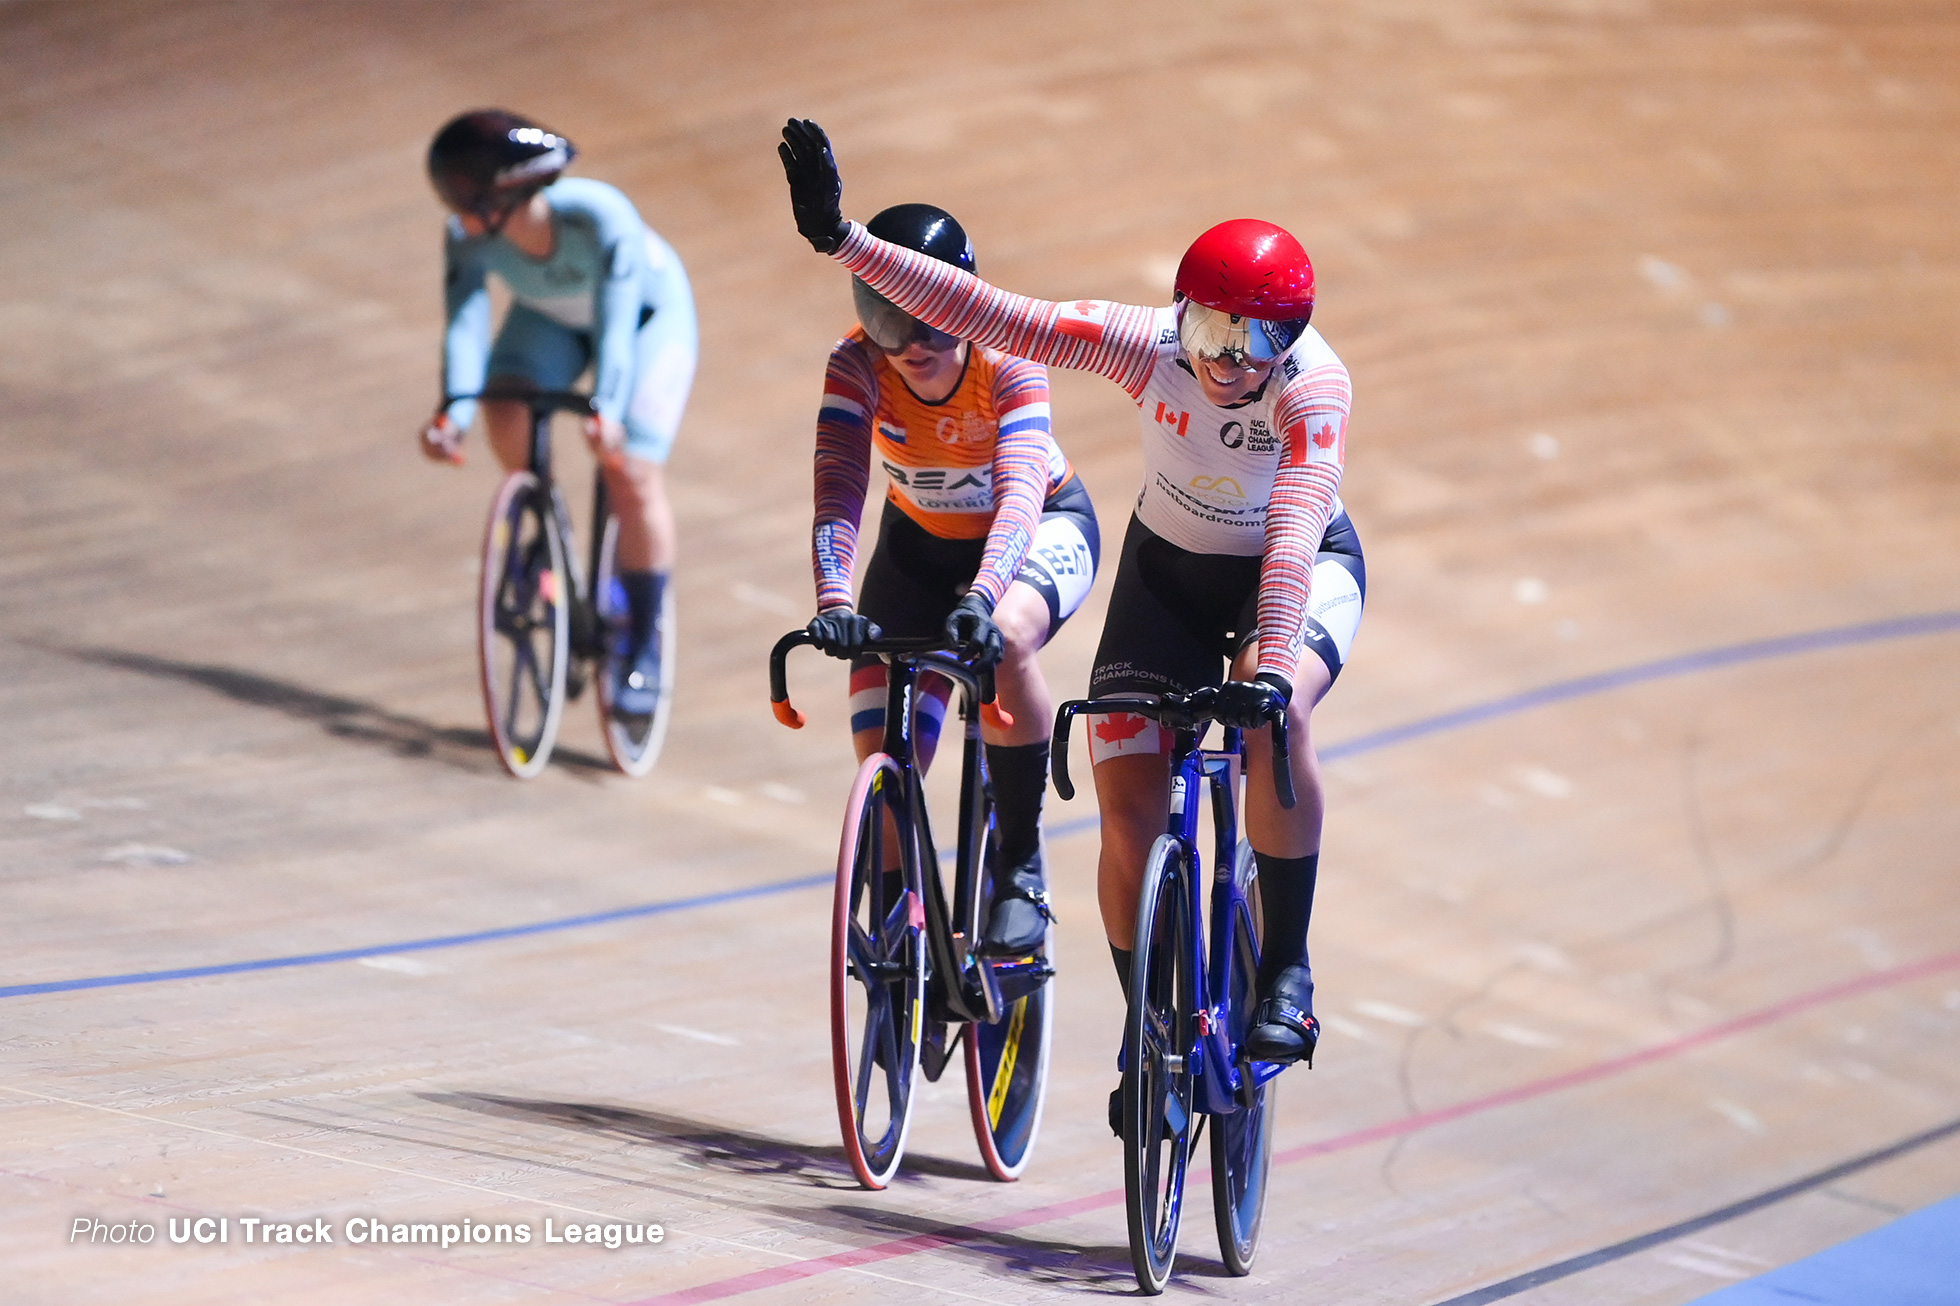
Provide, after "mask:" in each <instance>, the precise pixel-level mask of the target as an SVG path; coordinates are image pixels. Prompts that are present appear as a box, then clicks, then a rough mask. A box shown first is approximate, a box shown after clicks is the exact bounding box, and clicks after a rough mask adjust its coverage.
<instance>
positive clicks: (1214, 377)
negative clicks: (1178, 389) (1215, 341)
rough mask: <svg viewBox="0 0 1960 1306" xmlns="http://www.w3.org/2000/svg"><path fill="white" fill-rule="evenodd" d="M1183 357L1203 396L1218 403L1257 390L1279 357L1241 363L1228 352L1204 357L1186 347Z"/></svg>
mask: <svg viewBox="0 0 1960 1306" xmlns="http://www.w3.org/2000/svg"><path fill="white" fill-rule="evenodd" d="M1185 357H1187V358H1188V359H1190V361H1191V371H1192V372H1193V373H1195V374H1196V375H1197V378H1198V386H1199V388H1200V389H1202V390H1203V391H1204V392H1205V398H1207V399H1209V400H1211V401H1212V402H1213V403H1215V404H1218V405H1219V406H1221V407H1223V406H1226V405H1229V404H1235V403H1238V402H1239V401H1240V400H1242V399H1248V398H1250V397H1251V396H1253V395H1254V394H1257V393H1258V392H1259V387H1260V386H1262V385H1264V384H1266V378H1267V377H1269V376H1271V375H1272V374H1273V364H1274V363H1276V362H1278V361H1279V360H1278V359H1275V358H1269V359H1267V360H1266V361H1265V362H1263V363H1256V362H1253V361H1252V360H1250V359H1247V360H1245V361H1244V362H1243V363H1241V362H1240V361H1239V360H1238V358H1237V357H1236V356H1235V355H1232V354H1219V355H1216V356H1214V357H1211V358H1207V357H1205V356H1203V355H1201V354H1194V353H1190V352H1189V351H1187V352H1186V354H1185Z"/></svg>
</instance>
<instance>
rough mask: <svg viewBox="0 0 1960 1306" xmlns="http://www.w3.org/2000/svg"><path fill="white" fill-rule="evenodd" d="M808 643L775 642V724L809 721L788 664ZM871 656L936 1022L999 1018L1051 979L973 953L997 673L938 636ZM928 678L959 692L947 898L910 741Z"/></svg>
mask: <svg viewBox="0 0 1960 1306" xmlns="http://www.w3.org/2000/svg"><path fill="white" fill-rule="evenodd" d="M810 642H811V640H810V636H809V633H808V632H807V631H801V630H796V631H791V632H790V633H789V634H787V635H785V636H783V638H782V639H780V640H778V641H777V643H776V647H775V649H774V651H773V652H772V653H771V654H770V660H769V673H770V692H769V697H770V701H771V703H772V705H773V706H774V709H775V713H776V719H777V720H778V721H781V722H782V723H783V724H784V725H787V726H790V727H792V728H796V729H800V728H801V727H802V725H803V723H804V717H803V714H802V713H801V712H798V711H797V710H796V709H795V708H794V707H793V706H791V704H790V701H789V689H788V680H787V675H786V671H785V660H786V658H787V656H788V653H789V650H790V649H792V648H795V647H797V646H799V645H803V644H808V643H810ZM865 651H866V652H867V653H876V654H882V655H884V656H885V660H886V663H887V666H888V671H887V674H886V686H885V737H884V739H883V741H882V742H881V745H880V747H881V751H883V752H884V753H885V754H887V755H888V756H890V757H891V759H892V761H893V762H894V763H896V764H897V766H898V769H899V772H900V774H901V775H902V776H903V777H904V790H903V795H904V802H905V807H906V812H907V814H908V816H909V818H910V819H909V820H908V821H907V822H906V823H905V824H906V825H907V826H908V827H909V829H907V830H905V831H902V832H901V835H900V837H901V838H903V839H905V840H907V841H908V845H909V847H910V849H911V851H912V855H913V856H914V857H916V858H917V859H918V865H919V870H920V876H919V878H920V883H921V885H922V886H923V889H924V894H925V903H924V906H925V913H926V922H927V928H926V940H927V956H928V958H929V960H930V961H931V973H930V975H929V977H928V985H927V996H928V1001H929V1003H930V1005H931V1015H932V1017H933V1019H935V1020H950V1021H959V1022H965V1023H973V1022H980V1023H987V1024H991V1023H993V1022H995V1021H997V1020H999V1019H1000V1013H1001V1012H1002V1010H1004V1009H1005V1007H1006V1006H1007V1005H1008V1004H1011V1003H1012V1002H1014V1001H1015V1000H1016V999H1018V998H1020V997H1022V996H1025V995H1026V993H1028V992H1029V991H1030V990H1032V989H1033V988H1034V987H1036V986H1038V985H1039V984H1040V983H1042V982H1043V981H1045V980H1046V979H1048V978H1049V976H1050V975H1051V974H1052V970H1051V969H1050V968H1049V967H1048V966H1047V965H1046V963H1044V962H1034V963H1018V962H997V961H986V960H982V959H980V958H976V957H973V956H972V955H971V953H970V952H969V947H970V942H971V941H972V940H974V939H977V938H978V937H979V932H980V927H981V924H982V922H981V919H980V911H981V905H980V889H981V869H982V867H983V866H984V865H985V857H986V854H987V848H986V840H987V836H988V830H989V826H988V824H987V822H986V818H985V812H986V798H987V795H988V790H987V786H988V784H989V780H988V777H987V760H986V749H985V746H984V744H983V741H982V739H981V734H980V727H981V723H982V722H983V721H985V720H989V719H993V718H994V715H995V714H996V713H998V711H999V709H998V707H997V706H996V705H995V702H994V684H993V673H992V672H991V671H975V670H974V669H973V668H972V667H970V666H968V665H967V664H966V663H964V662H962V661H960V660H959V659H958V658H956V657H952V656H950V655H948V654H947V653H946V652H944V646H943V644H942V642H941V641H939V640H937V639H909V640H905V639H881V640H874V641H872V642H871V643H869V644H867V645H866V646H865ZM926 673H931V674H934V675H941V676H945V677H946V678H947V679H948V680H951V681H952V682H953V683H954V684H955V685H956V686H957V687H958V688H959V690H960V691H961V694H960V709H959V715H960V721H961V725H962V731H961V740H960V798H959V809H960V816H959V832H958V835H957V836H956V837H957V840H958V842H957V843H956V844H955V846H954V851H953V892H952V895H951V897H950V898H949V897H948V896H947V893H946V886H945V882H944V879H943V877H942V875H941V873H940V859H939V851H938V848H937V846H936V845H935V843H934V841H933V836H932V823H931V820H930V818H929V816H928V813H927V808H926V801H925V777H924V776H923V775H922V774H921V773H920V771H919V767H918V763H917V760H916V758H917V752H916V749H917V741H916V740H915V738H914V736H913V726H912V709H913V706H914V704H915V702H916V700H917V698H918V693H919V677H920V676H921V675H922V674H926ZM999 723H1001V724H1005V723H1006V719H1005V718H1000V719H999ZM969 962H971V963H972V964H969Z"/></svg>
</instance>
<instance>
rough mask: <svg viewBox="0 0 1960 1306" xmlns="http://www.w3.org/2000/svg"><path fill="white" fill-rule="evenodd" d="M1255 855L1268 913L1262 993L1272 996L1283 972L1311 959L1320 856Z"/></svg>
mask: <svg viewBox="0 0 1960 1306" xmlns="http://www.w3.org/2000/svg"><path fill="white" fill-rule="evenodd" d="M1253 856H1254V857H1256V858H1257V859H1258V860H1259V895H1260V900H1261V902H1262V904H1263V906H1264V909H1265V914H1266V937H1265V939H1264V940H1263V941H1262V945H1261V948H1260V952H1259V992H1261V993H1270V992H1272V988H1273V982H1274V981H1275V980H1277V979H1278V978H1279V973H1280V972H1281V971H1283V970H1285V969H1286V968H1287V967H1288V966H1298V965H1303V964H1305V962H1306V960H1307V921H1308V920H1309V918H1311V917H1312V916H1313V888H1314V881H1315V879H1316V878H1317V877H1318V874H1319V871H1320V854H1319V853H1314V854H1312V855H1311V856H1307V857H1269V856H1267V855H1266V854H1265V853H1262V852H1255V853H1253Z"/></svg>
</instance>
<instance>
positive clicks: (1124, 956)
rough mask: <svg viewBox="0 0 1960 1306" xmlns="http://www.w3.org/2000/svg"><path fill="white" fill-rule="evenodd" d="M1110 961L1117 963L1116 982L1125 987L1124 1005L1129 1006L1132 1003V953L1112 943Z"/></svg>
mask: <svg viewBox="0 0 1960 1306" xmlns="http://www.w3.org/2000/svg"><path fill="white" fill-rule="evenodd" d="M1109 959H1110V960H1111V961H1113V962H1115V963H1116V982H1117V983H1118V984H1121V985H1122V986H1123V1003H1124V1005H1125V1006H1127V1005H1129V1001H1130V951H1129V949H1127V948H1119V947H1117V946H1116V945H1115V944H1113V943H1112V944H1110V945H1109Z"/></svg>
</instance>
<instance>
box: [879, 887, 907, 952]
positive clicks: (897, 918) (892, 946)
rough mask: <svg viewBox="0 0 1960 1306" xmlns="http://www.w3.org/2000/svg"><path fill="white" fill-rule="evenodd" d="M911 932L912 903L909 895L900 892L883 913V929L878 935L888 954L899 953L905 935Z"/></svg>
mask: <svg viewBox="0 0 1960 1306" xmlns="http://www.w3.org/2000/svg"><path fill="white" fill-rule="evenodd" d="M911 931H912V902H911V895H910V894H909V893H904V892H901V893H900V894H899V895H898V901H896V902H894V903H893V904H892V908H891V910H890V911H889V912H887V913H885V928H884V929H883V931H881V933H880V937H881V938H882V939H883V940H884V944H885V948H886V950H887V951H888V952H890V953H896V952H898V951H900V949H901V948H902V947H903V945H904V942H905V937H906V935H908V934H910V933H911Z"/></svg>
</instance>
